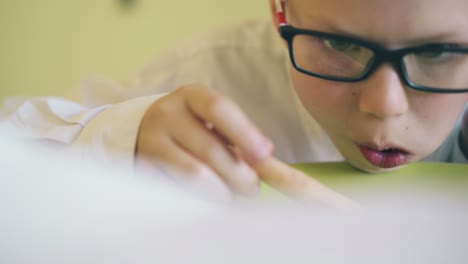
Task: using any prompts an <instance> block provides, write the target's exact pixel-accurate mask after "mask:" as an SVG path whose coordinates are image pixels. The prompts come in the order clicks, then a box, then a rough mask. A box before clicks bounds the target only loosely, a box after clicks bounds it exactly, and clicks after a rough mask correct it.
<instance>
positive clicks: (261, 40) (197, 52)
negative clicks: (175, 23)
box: [141, 19, 284, 74]
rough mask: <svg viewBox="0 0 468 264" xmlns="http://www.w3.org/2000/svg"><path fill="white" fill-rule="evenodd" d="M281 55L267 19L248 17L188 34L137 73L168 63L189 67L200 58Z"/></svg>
mask: <svg viewBox="0 0 468 264" xmlns="http://www.w3.org/2000/svg"><path fill="white" fill-rule="evenodd" d="M283 55H284V51H283V48H282V47H281V41H280V37H279V35H278V34H277V32H276V30H275V28H274V27H273V25H272V23H271V21H269V20H266V19H251V20H245V21H242V22H238V23H236V24H231V25H227V26H223V27H218V28H215V29H212V30H209V31H206V32H203V33H198V34H195V35H192V36H190V37H189V38H187V39H185V40H184V41H182V42H181V43H180V44H179V45H177V46H175V47H173V48H171V49H170V50H167V51H165V52H162V53H161V54H160V55H159V56H157V57H156V58H155V59H153V60H152V61H151V63H150V64H148V65H147V67H145V68H144V69H143V71H142V72H141V73H142V74H145V73H146V74H149V73H151V72H155V71H157V70H162V69H167V68H168V67H170V66H173V67H183V66H188V67H190V66H191V65H192V66H193V65H195V64H198V63H200V61H203V62H204V63H205V64H206V63H208V62H217V63H220V62H222V63H223V64H225V63H230V62H235V61H236V60H240V59H247V58H248V59H249V60H255V58H257V57H262V58H263V57H264V58H268V59H269V60H271V59H281V58H282V56H283ZM213 60H214V61H213Z"/></svg>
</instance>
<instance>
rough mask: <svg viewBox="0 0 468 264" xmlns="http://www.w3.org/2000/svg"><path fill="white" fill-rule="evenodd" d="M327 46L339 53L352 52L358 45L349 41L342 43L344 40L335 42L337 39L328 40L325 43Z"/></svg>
mask: <svg viewBox="0 0 468 264" xmlns="http://www.w3.org/2000/svg"><path fill="white" fill-rule="evenodd" d="M324 43H325V45H326V46H327V47H329V48H332V49H334V50H337V51H343V52H344V51H349V50H352V49H354V48H356V47H358V46H357V45H355V44H353V43H351V42H347V41H342V40H335V39H327V40H325V41H324Z"/></svg>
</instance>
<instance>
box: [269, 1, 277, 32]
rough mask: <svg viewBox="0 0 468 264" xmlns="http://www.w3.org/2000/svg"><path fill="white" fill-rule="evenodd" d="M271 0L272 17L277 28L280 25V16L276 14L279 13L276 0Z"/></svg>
mask: <svg viewBox="0 0 468 264" xmlns="http://www.w3.org/2000/svg"><path fill="white" fill-rule="evenodd" d="M269 1H270V12H271V19H272V22H273V26H274V27H275V28H276V27H278V16H277V15H276V14H277V13H278V12H277V10H276V0H269Z"/></svg>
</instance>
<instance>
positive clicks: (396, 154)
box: [357, 143, 410, 169]
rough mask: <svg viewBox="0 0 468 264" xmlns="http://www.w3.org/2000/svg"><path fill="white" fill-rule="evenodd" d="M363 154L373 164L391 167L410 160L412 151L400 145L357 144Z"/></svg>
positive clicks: (386, 167) (385, 167)
mask: <svg viewBox="0 0 468 264" xmlns="http://www.w3.org/2000/svg"><path fill="white" fill-rule="evenodd" d="M357 146H358V148H359V150H360V151H361V154H362V155H363V156H364V158H365V159H366V160H367V161H368V162H369V163H371V164H372V165H374V166H376V167H379V168H384V169H390V168H395V167H399V166H401V165H403V164H405V163H407V162H408V160H409V155H410V153H409V152H408V151H407V150H405V149H403V148H401V147H398V146H393V145H382V146H377V145H374V144H359V143H358V144H357Z"/></svg>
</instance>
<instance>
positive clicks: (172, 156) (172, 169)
mask: <svg viewBox="0 0 468 264" xmlns="http://www.w3.org/2000/svg"><path fill="white" fill-rule="evenodd" d="M151 144H152V146H151V148H149V149H150V151H148V152H147V153H146V155H145V157H144V158H140V159H142V160H143V162H144V164H145V165H146V166H147V167H146V169H150V170H151V171H155V170H160V171H162V172H163V173H164V174H165V175H168V176H169V177H171V178H172V179H174V180H175V181H176V182H177V183H178V184H179V185H181V186H188V187H189V188H190V189H191V190H193V191H195V192H197V193H198V194H201V195H203V196H204V197H205V198H210V200H215V199H216V200H219V201H222V202H228V201H230V200H232V192H231V190H230V189H229V188H228V186H227V185H226V184H225V182H224V181H223V180H222V179H220V178H219V176H218V175H217V174H216V173H215V172H213V170H211V169H210V168H209V167H207V166H206V165H205V164H203V163H202V162H200V161H199V160H197V159H196V158H194V157H193V156H192V155H191V154H189V153H188V152H187V151H185V150H184V149H183V148H182V147H181V146H179V145H178V144H176V143H175V142H173V141H172V140H171V139H170V138H169V137H167V138H164V139H163V138H158V140H154V141H152V143H151ZM148 165H149V167H148Z"/></svg>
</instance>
